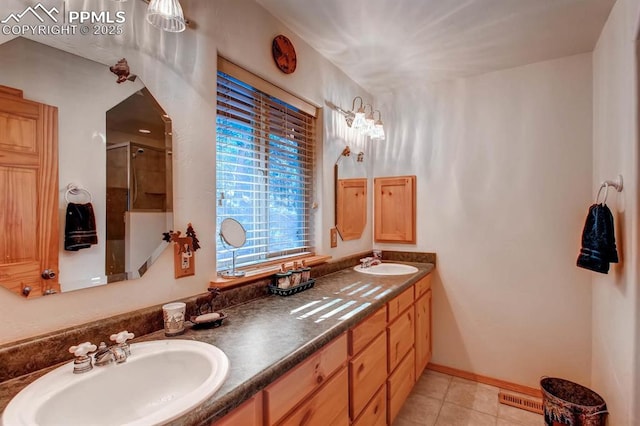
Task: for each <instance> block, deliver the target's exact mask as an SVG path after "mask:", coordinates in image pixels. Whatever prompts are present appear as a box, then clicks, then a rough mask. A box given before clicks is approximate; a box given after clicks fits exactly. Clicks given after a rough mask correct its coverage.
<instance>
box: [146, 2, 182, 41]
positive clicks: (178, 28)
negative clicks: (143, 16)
mask: <svg viewBox="0 0 640 426" xmlns="http://www.w3.org/2000/svg"><path fill="white" fill-rule="evenodd" d="M147 22H149V23H150V24H151V25H153V26H154V27H156V28H160V29H161V30H163V31H167V32H170V33H179V32H182V31H184V30H185V29H186V28H187V23H186V21H185V19H184V14H183V13H182V7H181V6H180V2H179V1H178V0H151V1H150V2H149V8H148V9H147Z"/></svg>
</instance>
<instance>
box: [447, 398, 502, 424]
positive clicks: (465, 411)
mask: <svg viewBox="0 0 640 426" xmlns="http://www.w3.org/2000/svg"><path fill="white" fill-rule="evenodd" d="M496 422H497V418H496V417H495V416H491V415H489V414H486V413H481V412H479V411H475V410H471V409H469V408H464V407H461V406H459V405H455V404H451V403H449V402H445V403H444V404H442V408H441V409H440V415H438V420H437V421H436V426H495V425H496Z"/></svg>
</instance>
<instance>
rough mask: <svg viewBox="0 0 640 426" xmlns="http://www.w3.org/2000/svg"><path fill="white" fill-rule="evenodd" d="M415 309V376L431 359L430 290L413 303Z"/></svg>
mask: <svg viewBox="0 0 640 426" xmlns="http://www.w3.org/2000/svg"><path fill="white" fill-rule="evenodd" d="M415 311H416V378H417V377H419V376H420V375H421V374H422V372H423V371H424V369H425V368H426V366H427V364H428V363H429V360H430V359H431V290H427V292H426V293H425V294H423V295H422V296H421V297H420V298H419V299H418V300H416V304H415Z"/></svg>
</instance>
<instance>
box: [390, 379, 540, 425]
mask: <svg viewBox="0 0 640 426" xmlns="http://www.w3.org/2000/svg"><path fill="white" fill-rule="evenodd" d="M498 390H499V389H498V388H497V387H495V386H489V385H485V384H482V383H477V382H473V381H470V380H465V379H461V378H459V377H452V376H449V375H446V374H442V373H438V372H435V371H431V370H425V372H424V373H423V374H422V376H421V377H420V379H419V380H418V382H417V383H416V385H415V387H414V388H413V391H412V392H411V395H409V398H408V399H407V402H406V403H405V405H404V407H402V410H401V411H400V413H399V414H398V417H397V418H396V421H395V422H394V423H393V426H485V425H487V426H489V425H491V426H541V425H544V419H543V418H542V415H540V414H535V413H532V412H530V411H526V410H521V409H519V408H515V407H511V406H508V405H504V404H500V403H499V402H498Z"/></svg>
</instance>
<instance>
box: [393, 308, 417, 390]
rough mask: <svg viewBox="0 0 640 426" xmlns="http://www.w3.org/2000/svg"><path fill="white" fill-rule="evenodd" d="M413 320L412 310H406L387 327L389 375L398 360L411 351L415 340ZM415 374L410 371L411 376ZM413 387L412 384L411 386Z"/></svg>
mask: <svg viewBox="0 0 640 426" xmlns="http://www.w3.org/2000/svg"><path fill="white" fill-rule="evenodd" d="M414 322H415V318H414V312H413V309H408V310H406V311H405V312H404V313H402V314H400V316H399V317H398V318H396V320H395V321H394V322H392V323H391V324H389V326H388V327H387V335H388V345H389V346H388V356H389V359H388V361H389V370H388V371H389V373H391V372H392V371H393V370H394V369H395V368H396V366H397V365H398V363H399V362H400V360H401V359H402V358H403V357H404V356H405V355H406V354H407V352H409V350H412V349H413V341H414V339H415V335H414V333H415V324H414ZM413 373H415V372H414V371H412V374H413ZM411 385H412V386H413V383H412V384H411Z"/></svg>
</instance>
